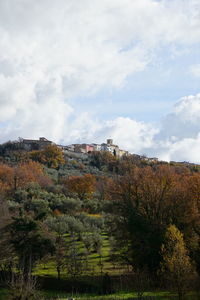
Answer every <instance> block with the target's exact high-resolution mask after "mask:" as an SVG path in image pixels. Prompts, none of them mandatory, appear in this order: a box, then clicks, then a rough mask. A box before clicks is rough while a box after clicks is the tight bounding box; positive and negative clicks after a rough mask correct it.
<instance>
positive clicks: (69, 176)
mask: <svg viewBox="0 0 200 300" xmlns="http://www.w3.org/2000/svg"><path fill="white" fill-rule="evenodd" d="M13 151H14V150H13ZM13 151H12V149H11V150H10V153H7V154H6V156H5V155H4V152H2V156H1V161H2V163H1V164H0V202H1V206H0V207H1V209H0V217H1V218H0V219H1V222H0V230H1V235H0V274H1V281H2V282H3V281H5V278H7V279H6V280H8V277H9V276H13V275H12V274H16V273H17V274H20V276H22V278H24V280H27V278H31V277H30V276H32V274H37V270H38V268H40V266H41V265H42V264H44V263H45V264H52V265H53V268H54V269H55V272H56V274H57V279H58V281H61V280H62V279H63V278H69V277H71V278H73V280H77V278H79V277H80V276H84V275H87V276H94V275H99V274H100V275H101V277H102V278H104V280H103V281H101V284H103V286H104V287H103V286H102V289H103V290H104V291H105V292H106V291H107V292H108V291H111V290H112V289H113V287H111V285H112V284H111V280H110V277H112V276H113V275H115V276H121V275H122V274H127V276H128V277H130V278H131V276H133V278H135V279H134V282H135V286H134V288H135V289H138V295H139V294H141V295H142V293H143V288H146V287H147V282H148V284H149V282H150V281H152V280H150V279H152V278H153V279H154V284H153V286H154V287H158V286H160V287H162V288H168V289H169V288H171V287H172V286H174V283H175V287H179V289H178V290H177V292H178V293H179V297H180V299H181V297H183V296H184V293H185V292H186V291H187V289H188V286H189V287H190V288H192V284H194V283H195V282H196V281H198V274H199V272H200V173H199V171H198V166H195V168H194V166H186V165H184V164H175V163H173V164H167V163H159V162H155V163H154V164H152V163H151V164H148V163H147V162H146V161H143V160H139V159H138V157H135V156H129V157H122V158H120V159H119V158H117V157H114V156H112V155H111V154H108V153H106V152H105V153H103V152H102V153H98V152H96V153H93V154H91V155H89V156H88V159H85V158H84V159H81V158H77V159H75V158H74V159H71V158H69V157H67V156H65V159H64V156H63V155H62V154H61V152H60V150H59V149H56V148H55V147H54V146H53V148H52V147H51V149H50V148H47V149H46V150H43V151H36V152H31V153H26V154H23V155H21V156H16V155H15V156H14V157H18V159H17V160H16V159H13V155H14V154H13ZM8 157H9V159H8ZM105 236H106V238H107V239H108V245H107V246H106V247H108V250H106V251H107V254H106V263H107V264H109V269H107V270H106V273H105V271H104V264H105V261H104V251H105V250H104V248H105ZM94 257H95V259H96V260H95V264H94V262H93V260H94ZM97 258H98V260H97ZM5 274H6V276H5ZM49 276H51V274H49ZM115 281H116V282H117V279H115ZM130 282H131V280H130V281H129V283H128V285H129V286H130V285H131V284H130ZM172 283H173V284H172ZM175 290H176V289H175Z"/></svg>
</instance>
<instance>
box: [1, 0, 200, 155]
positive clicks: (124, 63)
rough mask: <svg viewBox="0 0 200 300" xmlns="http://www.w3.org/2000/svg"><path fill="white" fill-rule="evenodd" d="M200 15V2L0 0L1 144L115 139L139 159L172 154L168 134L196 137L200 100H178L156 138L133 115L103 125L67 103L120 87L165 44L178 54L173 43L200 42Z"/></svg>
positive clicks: (154, 132)
mask: <svg viewBox="0 0 200 300" xmlns="http://www.w3.org/2000/svg"><path fill="white" fill-rule="evenodd" d="M199 15H200V3H199V1H197V0H190V1H186V0H174V1H169V0H162V1H155V0H134V1H132V0H123V1H122V0H102V1H99V0H93V1H91V0H78V1H74V0H58V1H54V0H41V1H39V2H38V1H34V0H26V1H25V0H16V1H14V2H13V1H12V0H7V1H3V0H0V35H1V39H0V50H1V51H0V124H1V127H0V141H1V142H3V141H5V140H8V139H15V138H17V137H18V136H23V137H33V138H37V137H39V136H46V137H47V138H49V139H52V140H54V141H57V142H61V141H62V142H66V143H67V142H74V141H81V140H84V139H86V140H87V141H89V140H92V139H93V140H94V141H95V140H99V141H100V139H104V138H105V137H107V136H108V135H110V136H112V137H113V138H114V139H115V140H116V141H119V144H120V145H121V146H124V147H125V148H127V149H129V150H131V151H133V152H141V151H142V152H143V151H145V150H146V149H150V148H151V149H155V152H156V151H157V152H156V153H158V154H159V152H158V150H157V148H156V147H157V146H156V145H158V144H159V143H161V142H160V141H162V143H163V145H164V146H163V149H168V148H167V146H166V143H167V142H166V141H169V140H170V143H173V142H171V137H172V136H175V138H176V139H177V141H178V142H180V141H182V140H184V139H189V138H192V139H195V138H196V137H197V135H198V124H197V122H198V120H199V119H198V116H197V115H196V114H195V110H196V109H199V108H198V107H199V106H198V103H199V100H194V99H192V100H191V101H190V100H189V98H187V99H186V100H185V106H184V101H183V100H181V104H179V105H178V106H177V107H176V109H175V111H174V112H173V114H172V115H169V116H167V117H166V118H165V120H164V121H163V123H162V129H160V133H158V129H157V128H156V129H155V128H154V126H153V125H151V124H145V123H143V122H137V121H135V120H132V119H130V118H122V117H120V116H119V117H118V118H113V120H110V121H105V120H99V119H98V117H97V116H96V115H95V112H94V114H89V113H88V112H86V111H85V109H84V102H83V104H82V107H81V108H79V114H78V113H77V112H76V111H77V107H76V101H75V100H74V101H73V102H72V101H71V100H72V99H76V98H78V97H80V96H81V97H82V98H84V97H88V96H90V97H93V95H95V93H97V92H98V91H101V90H103V89H105V88H109V89H122V88H123V87H124V86H125V85H126V81H127V79H128V78H129V77H130V76H132V75H134V74H136V73H137V72H142V71H143V70H145V68H147V67H148V66H149V65H150V64H153V63H155V61H157V59H158V58H157V54H158V53H160V49H161V48H162V47H166V46H167V47H168V48H169V49H170V48H171V51H172V53H174V47H175V46H180V45H182V46H184V47H186V48H187V47H188V48H190V47H191V46H192V45H195V44H197V43H199V42H200V26H199V25H200V18H199ZM144 88H145V87H144ZM198 97H199V96H198ZM198 97H197V98H195V99H198ZM71 103H73V105H72V104H71ZM187 103H189V104H187ZM79 105H80V104H79ZM124 105H126V103H124ZM187 105H188V107H187ZM181 107H182V108H181ZM188 108H190V109H191V113H190V114H189V113H188V112H187V110H188ZM113 109H114V108H113ZM178 110H180V111H178ZM192 111H193V113H192ZM195 118H196V119H195ZM195 120H196V121H195ZM173 122H174V123H173ZM176 122H177V123H176ZM169 123H170V124H175V126H172V125H170V126H167V124H169ZM183 124H186V126H185V127H184V128H186V129H185V132H184V133H183V131H182V129H181V126H183ZM168 127H169V128H168ZM173 127H174V128H173ZM166 128H167V130H166ZM175 128H176V130H175ZM159 134H160V135H159ZM161 135H162V136H161ZM173 145H174V143H173ZM177 145H178V144H177ZM177 147H178V146H177ZM166 151H167V150H166ZM174 151H175V150H174ZM145 152H146V151H145ZM149 153H150V152H149ZM173 153H176V152H173ZM173 155H175V154H173Z"/></svg>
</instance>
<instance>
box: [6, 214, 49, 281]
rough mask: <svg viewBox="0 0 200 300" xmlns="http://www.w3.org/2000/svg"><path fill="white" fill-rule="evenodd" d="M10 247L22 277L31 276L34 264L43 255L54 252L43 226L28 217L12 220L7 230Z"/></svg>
mask: <svg viewBox="0 0 200 300" xmlns="http://www.w3.org/2000/svg"><path fill="white" fill-rule="evenodd" d="M7 230H8V232H9V233H10V240H9V242H10V245H11V246H12V248H13V250H14V252H15V254H16V256H17V258H18V264H19V269H20V271H22V273H23V275H24V276H29V275H30V274H31V271H32V268H33V266H34V265H35V263H36V262H37V261H38V260H40V259H41V258H43V257H44V256H45V255H47V254H49V253H53V252H54V245H53V241H52V237H51V235H50V234H49V232H48V231H47V230H46V229H45V227H44V225H43V224H42V223H40V222H38V221H36V220H34V219H32V218H31V217H29V216H23V215H21V216H19V217H15V218H13V222H12V223H10V224H9V225H8V228H7Z"/></svg>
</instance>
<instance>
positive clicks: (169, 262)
mask: <svg viewBox="0 0 200 300" xmlns="http://www.w3.org/2000/svg"><path fill="white" fill-rule="evenodd" d="M161 255H162V262H161V266H160V270H161V273H162V274H163V275H164V278H165V279H166V280H167V282H168V284H169V285H170V287H171V288H173V290H175V291H177V293H178V296H179V299H180V300H181V299H183V297H184V295H185V293H186V292H187V290H188V289H189V288H191V283H192V280H193V279H194V277H195V269H194V266H193V265H192V262H191V260H190V257H189V255H188V251H187V249H186V247H185V243H184V240H183V234H182V233H181V232H180V231H179V230H178V229H177V227H176V226H175V225H170V226H169V227H168V228H167V231H166V235H165V242H164V243H163V244H162V247H161Z"/></svg>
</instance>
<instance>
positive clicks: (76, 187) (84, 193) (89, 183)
mask: <svg viewBox="0 0 200 300" xmlns="http://www.w3.org/2000/svg"><path fill="white" fill-rule="evenodd" d="M95 183H96V179H95V177H94V176H93V175H91V174H85V175H83V176H70V177H69V178H68V179H66V180H65V181H64V185H65V187H66V188H67V191H68V192H70V193H74V194H76V195H77V196H78V198H79V199H80V200H83V199H84V198H86V197H87V198H89V197H91V195H92V194H93V193H94V191H95Z"/></svg>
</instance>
